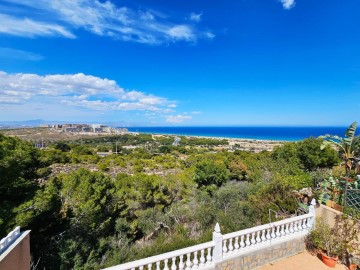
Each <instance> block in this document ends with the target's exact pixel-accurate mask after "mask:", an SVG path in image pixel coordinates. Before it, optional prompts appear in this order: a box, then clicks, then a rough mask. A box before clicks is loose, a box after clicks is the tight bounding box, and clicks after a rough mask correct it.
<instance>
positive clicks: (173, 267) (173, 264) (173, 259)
mask: <svg viewBox="0 0 360 270" xmlns="http://www.w3.org/2000/svg"><path fill="white" fill-rule="evenodd" d="M171 259H172V264H171V270H176V257H172V258H171Z"/></svg>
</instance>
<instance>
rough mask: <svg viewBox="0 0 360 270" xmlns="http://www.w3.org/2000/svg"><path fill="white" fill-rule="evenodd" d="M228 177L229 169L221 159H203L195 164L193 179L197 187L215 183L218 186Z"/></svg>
mask: <svg viewBox="0 0 360 270" xmlns="http://www.w3.org/2000/svg"><path fill="white" fill-rule="evenodd" d="M228 179H229V171H228V169H227V168H226V166H225V164H224V163H223V162H221V161H214V160H203V161H200V162H199V163H197V164H196V165H195V176H194V180H195V182H196V183H197V184H198V186H199V187H202V186H210V185H215V186H218V187H220V186H221V185H222V184H223V183H225V182H226V181H227V180H228Z"/></svg>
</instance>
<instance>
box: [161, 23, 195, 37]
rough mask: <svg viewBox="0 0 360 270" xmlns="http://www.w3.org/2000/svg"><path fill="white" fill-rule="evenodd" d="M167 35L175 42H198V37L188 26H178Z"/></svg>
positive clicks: (172, 28)
mask: <svg viewBox="0 0 360 270" xmlns="http://www.w3.org/2000/svg"><path fill="white" fill-rule="evenodd" d="M167 34H168V35H169V36H170V37H171V38H173V39H175V40H187V41H192V40H196V37H195V35H194V33H193V31H192V29H191V28H190V26H188V25H177V26H174V27H171V28H170V29H169V30H168V31H167Z"/></svg>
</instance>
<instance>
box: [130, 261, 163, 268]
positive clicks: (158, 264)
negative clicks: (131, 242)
mask: <svg viewBox="0 0 360 270" xmlns="http://www.w3.org/2000/svg"><path fill="white" fill-rule="evenodd" d="M134 270H135V269H134ZM156 270H160V262H156Z"/></svg>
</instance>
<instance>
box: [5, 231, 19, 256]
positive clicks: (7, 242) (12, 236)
mask: <svg viewBox="0 0 360 270" xmlns="http://www.w3.org/2000/svg"><path fill="white" fill-rule="evenodd" d="M20 235H21V234H20V227H19V226H18V227H16V228H15V229H14V230H12V231H11V232H9V234H8V235H7V236H6V237H4V238H3V239H1V241H0V254H1V253H3V252H4V251H5V250H6V249H7V248H8V247H9V246H10V245H11V244H12V243H14V241H15V240H16V239H17V238H18V237H19V236H20Z"/></svg>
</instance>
